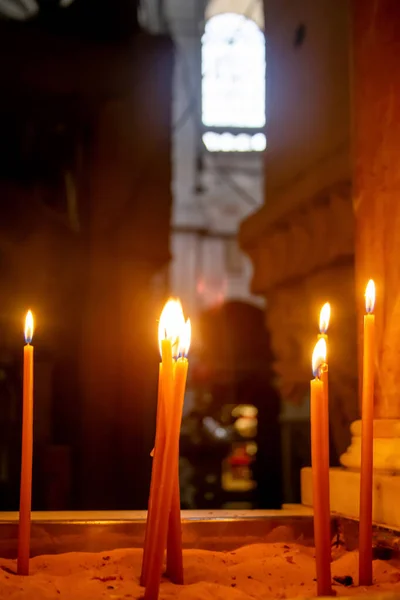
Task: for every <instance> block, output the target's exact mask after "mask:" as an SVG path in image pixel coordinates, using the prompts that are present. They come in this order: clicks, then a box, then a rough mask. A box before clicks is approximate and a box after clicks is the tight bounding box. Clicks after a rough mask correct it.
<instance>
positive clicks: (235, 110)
mask: <svg viewBox="0 0 400 600" xmlns="http://www.w3.org/2000/svg"><path fill="white" fill-rule="evenodd" d="M202 123H203V142H204V145H205V147H206V148H207V150H209V151H210V152H234V151H236V152H249V151H262V150H264V149H265V147H266V138H265V134H264V131H263V128H264V125H265V38H264V34H263V32H262V31H261V29H260V28H259V27H258V25H257V24H256V23H255V22H254V21H252V20H251V19H248V18H246V17H245V16H244V15H240V14H237V13H222V14H218V15H216V16H213V17H211V18H210V19H209V20H208V21H207V23H206V27H205V32H204V35H203V38H202Z"/></svg>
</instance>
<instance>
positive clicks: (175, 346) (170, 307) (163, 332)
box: [158, 298, 185, 356]
mask: <svg viewBox="0 0 400 600" xmlns="http://www.w3.org/2000/svg"><path fill="white" fill-rule="evenodd" d="M184 327H185V318H184V316H183V310H182V304H181V302H180V300H178V298H170V299H169V300H168V302H167V303H166V305H165V306H164V308H163V310H162V313H161V316H160V321H159V324H158V346H159V349H160V354H162V352H161V341H162V340H165V339H167V340H170V342H171V345H172V356H177V355H178V352H179V338H180V336H181V335H182V332H183V330H184Z"/></svg>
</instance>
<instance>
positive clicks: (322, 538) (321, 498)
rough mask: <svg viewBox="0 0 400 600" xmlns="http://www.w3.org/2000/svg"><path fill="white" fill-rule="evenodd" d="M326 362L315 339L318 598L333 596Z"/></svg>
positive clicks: (313, 445)
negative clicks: (324, 381)
mask: <svg viewBox="0 0 400 600" xmlns="http://www.w3.org/2000/svg"><path fill="white" fill-rule="evenodd" d="M325 362H326V341H325V339H324V338H321V339H319V340H318V342H317V343H316V345H315V348H314V352H313V357H312V367H313V373H314V377H315V379H313V380H312V381H311V394H310V409H311V463H312V481H313V506H314V539H315V561H316V570H317V592H318V595H319V596H328V595H331V593H332V587H331V536H330V530H331V518H330V506H329V489H327V486H326V482H327V481H328V477H329V473H326V471H327V469H328V465H327V464H326V462H325V460H324V453H325V450H324V447H325V444H326V439H324V438H325V436H326V431H325V427H326V423H327V422H328V417H327V415H326V412H327V409H328V407H327V406H326V402H325V399H326V395H325V393H324V384H323V382H322V381H321V377H320V376H321V367H322V366H323V365H324V364H325Z"/></svg>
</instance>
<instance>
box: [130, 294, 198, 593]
mask: <svg viewBox="0 0 400 600" xmlns="http://www.w3.org/2000/svg"><path fill="white" fill-rule="evenodd" d="M190 334H191V328H190V321H187V322H186V323H185V320H184V317H183V310H182V306H181V303H180V302H179V301H178V300H170V301H168V303H167V304H166V306H165V307H164V310H163V312H162V314H161V317H160V323H159V347H160V353H161V357H162V363H161V365H160V377H159V397H158V409H157V430H156V444H155V452H154V460H153V470H152V480H151V491H150V499H149V512H148V517H147V527H146V538H145V547H144V553H143V564H142V575H141V584H142V585H144V586H145V587H146V593H145V597H146V599H150V598H151V599H153V598H154V599H156V598H157V597H158V591H159V585H160V578H161V570H162V561H163V557H164V551H165V549H167V574H168V576H169V577H170V579H171V580H172V581H173V582H174V583H183V562H182V533H181V515H180V493H179V470H178V466H179V435H180V421H181V417H182V409H183V399H184V392H185V386H186V376H187V368H188V361H187V358H186V354H187V352H188V349H189V345H190Z"/></svg>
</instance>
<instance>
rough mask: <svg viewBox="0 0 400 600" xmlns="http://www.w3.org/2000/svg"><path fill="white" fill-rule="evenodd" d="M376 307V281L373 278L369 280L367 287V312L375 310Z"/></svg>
mask: <svg viewBox="0 0 400 600" xmlns="http://www.w3.org/2000/svg"><path fill="white" fill-rule="evenodd" d="M374 308H375V283H374V280H373V279H370V280H369V281H368V284H367V287H366V288H365V310H366V311H367V313H372V312H374Z"/></svg>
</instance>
